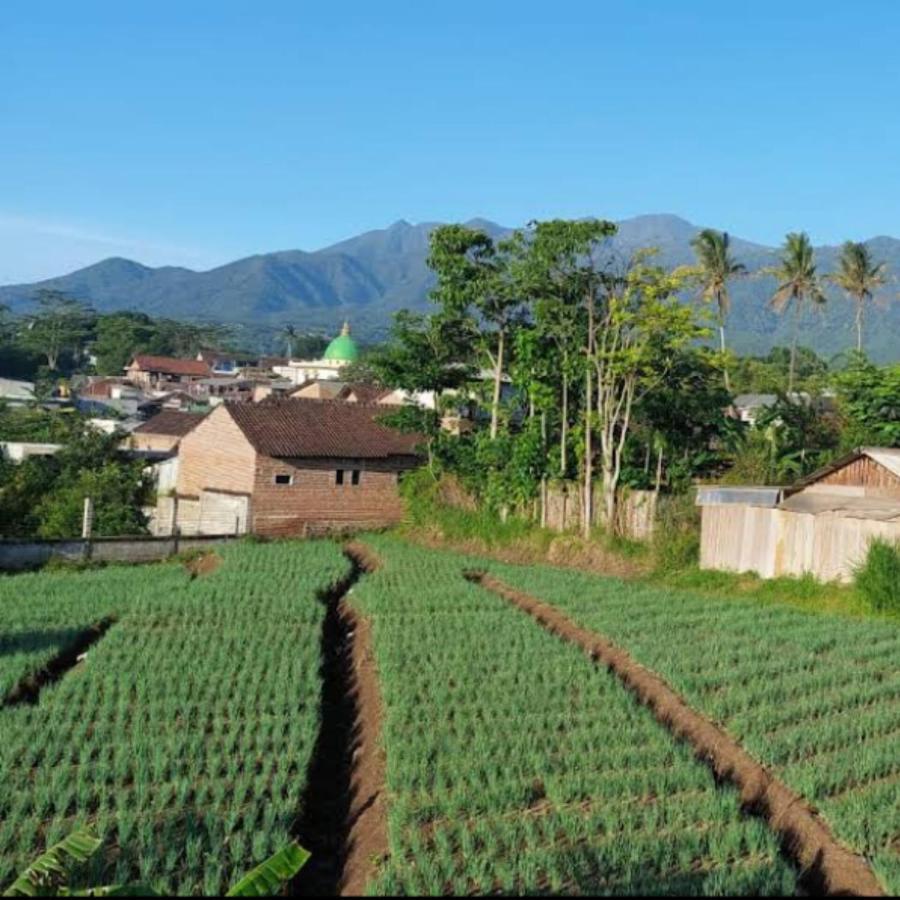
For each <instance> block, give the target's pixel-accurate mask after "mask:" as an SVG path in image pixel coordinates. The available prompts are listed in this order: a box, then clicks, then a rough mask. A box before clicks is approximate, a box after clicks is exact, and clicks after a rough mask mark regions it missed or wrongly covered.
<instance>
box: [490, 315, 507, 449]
mask: <svg viewBox="0 0 900 900" xmlns="http://www.w3.org/2000/svg"><path fill="white" fill-rule="evenodd" d="M505 340H506V331H505V329H503V328H501V329H500V332H499V335H498V338H497V365H496V366H495V368H494V397H493V400H492V402H491V440H495V439H496V437H497V433H498V430H499V424H500V388H501V385H502V383H503V350H504V344H505Z"/></svg>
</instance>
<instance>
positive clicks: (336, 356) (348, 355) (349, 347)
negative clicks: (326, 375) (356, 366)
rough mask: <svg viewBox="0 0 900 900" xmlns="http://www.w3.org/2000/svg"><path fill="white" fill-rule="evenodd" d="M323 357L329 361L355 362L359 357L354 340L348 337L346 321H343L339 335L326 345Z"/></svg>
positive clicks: (348, 328)
mask: <svg viewBox="0 0 900 900" xmlns="http://www.w3.org/2000/svg"><path fill="white" fill-rule="evenodd" d="M324 359H327V360H330V361H331V362H356V360H357V359H359V347H357V346H356V341H354V340H353V338H352V337H350V325H349V324H348V323H346V322H345V323H344V327H343V328H342V329H341V333H340V335H339V336H338V337H336V338H335V339H334V340H333V341H332V342H331V343H330V344H329V345H328V349H327V350H326V351H325V356H324Z"/></svg>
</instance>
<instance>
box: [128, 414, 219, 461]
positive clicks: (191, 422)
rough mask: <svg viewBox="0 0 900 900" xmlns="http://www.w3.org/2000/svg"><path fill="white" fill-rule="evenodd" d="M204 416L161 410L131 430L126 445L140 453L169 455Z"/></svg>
mask: <svg viewBox="0 0 900 900" xmlns="http://www.w3.org/2000/svg"><path fill="white" fill-rule="evenodd" d="M204 418H205V416H204V414H203V413H187V412H177V411H175V410H163V411H162V412H160V413H158V414H157V415H155V416H154V417H153V418H152V419H148V420H147V421H146V422H144V423H142V424H141V425H138V427H137V428H135V429H134V431H132V432H131V435H130V437H129V438H128V442H127V447H128V449H129V450H132V451H134V452H135V453H140V454H142V455H147V456H169V455H171V454H173V453H175V452H176V451H177V450H178V445H179V444H180V443H181V439H182V438H183V437H185V436H186V435H188V434H190V433H191V431H193V430H194V428H196V427H197V426H198V425H199V424H200V423H201V422H202V421H203V419H204Z"/></svg>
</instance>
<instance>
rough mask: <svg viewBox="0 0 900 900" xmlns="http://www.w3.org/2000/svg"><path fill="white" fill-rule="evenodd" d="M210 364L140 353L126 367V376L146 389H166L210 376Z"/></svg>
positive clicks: (195, 360)
mask: <svg viewBox="0 0 900 900" xmlns="http://www.w3.org/2000/svg"><path fill="white" fill-rule="evenodd" d="M211 376H212V370H211V369H210V367H209V365H208V364H207V363H205V362H203V361H202V360H198V359H175V358H173V357H170V356H148V355H146V354H139V355H138V356H135V358H134V359H133V360H132V362H131V364H130V365H128V366H127V367H126V368H125V377H126V379H127V380H128V381H130V382H131V383H132V384H134V385H137V386H138V387H140V388H141V389H143V390H145V391H165V390H168V389H170V388H171V387H172V386H173V385H191V384H193V383H194V382H197V381H200V380H202V379H204V378H210V377H211Z"/></svg>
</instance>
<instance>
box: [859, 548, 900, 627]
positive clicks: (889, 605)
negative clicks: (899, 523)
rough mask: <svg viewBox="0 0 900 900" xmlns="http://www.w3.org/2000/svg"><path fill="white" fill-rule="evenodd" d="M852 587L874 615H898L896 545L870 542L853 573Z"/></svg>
mask: <svg viewBox="0 0 900 900" xmlns="http://www.w3.org/2000/svg"><path fill="white" fill-rule="evenodd" d="M856 587H857V588H858V590H859V592H860V593H861V594H862V596H863V598H864V599H865V600H866V602H867V603H868V604H869V605H870V606H871V607H872V609H874V610H876V611H877V612H894V613H900V544H892V543H890V542H889V541H886V540H883V539H882V538H878V539H877V540H874V541H872V543H871V544H870V545H869V552H868V554H867V555H866V559H865V562H864V563H862V565H861V566H860V567H859V568H858V569H857V570H856Z"/></svg>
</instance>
